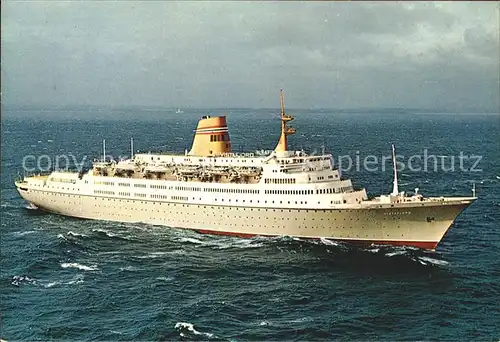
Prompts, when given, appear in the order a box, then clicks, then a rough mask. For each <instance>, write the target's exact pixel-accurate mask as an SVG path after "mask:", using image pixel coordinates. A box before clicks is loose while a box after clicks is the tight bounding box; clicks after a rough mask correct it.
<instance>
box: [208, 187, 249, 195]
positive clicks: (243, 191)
mask: <svg viewBox="0 0 500 342" xmlns="http://www.w3.org/2000/svg"><path fill="white" fill-rule="evenodd" d="M203 190H204V191H205V192H226V193H231V194H258V193H259V190H257V189H218V188H205V189H203Z"/></svg>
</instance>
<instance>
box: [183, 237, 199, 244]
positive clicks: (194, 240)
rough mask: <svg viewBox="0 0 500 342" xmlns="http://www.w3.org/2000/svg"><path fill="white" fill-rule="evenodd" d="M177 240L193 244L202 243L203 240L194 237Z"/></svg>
mask: <svg viewBox="0 0 500 342" xmlns="http://www.w3.org/2000/svg"><path fill="white" fill-rule="evenodd" d="M179 242H190V243H194V244H203V243H204V242H203V241H201V240H198V239H194V238H189V237H187V238H181V239H180V240H179Z"/></svg>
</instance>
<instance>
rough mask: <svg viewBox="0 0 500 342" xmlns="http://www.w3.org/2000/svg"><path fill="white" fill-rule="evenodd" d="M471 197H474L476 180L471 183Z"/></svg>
mask: <svg viewBox="0 0 500 342" xmlns="http://www.w3.org/2000/svg"><path fill="white" fill-rule="evenodd" d="M472 197H476V182H474V183H472Z"/></svg>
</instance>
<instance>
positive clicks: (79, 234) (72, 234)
mask: <svg viewBox="0 0 500 342" xmlns="http://www.w3.org/2000/svg"><path fill="white" fill-rule="evenodd" d="M66 235H71V236H75V237H89V236H88V235H85V234H81V233H74V232H72V231H71V230H70V231H69V232H67V233H66Z"/></svg>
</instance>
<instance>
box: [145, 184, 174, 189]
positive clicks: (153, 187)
mask: <svg viewBox="0 0 500 342" xmlns="http://www.w3.org/2000/svg"><path fill="white" fill-rule="evenodd" d="M149 187H150V188H151V189H168V186H166V185H154V184H153V185H150V186H149ZM170 189H172V187H170Z"/></svg>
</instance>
